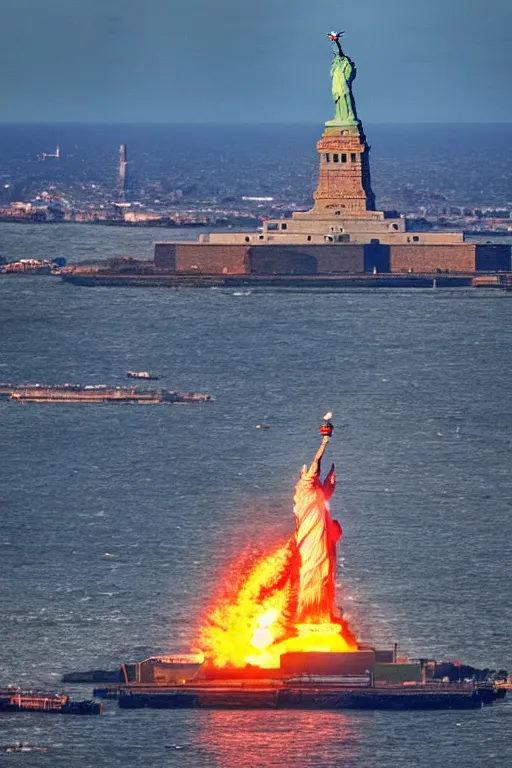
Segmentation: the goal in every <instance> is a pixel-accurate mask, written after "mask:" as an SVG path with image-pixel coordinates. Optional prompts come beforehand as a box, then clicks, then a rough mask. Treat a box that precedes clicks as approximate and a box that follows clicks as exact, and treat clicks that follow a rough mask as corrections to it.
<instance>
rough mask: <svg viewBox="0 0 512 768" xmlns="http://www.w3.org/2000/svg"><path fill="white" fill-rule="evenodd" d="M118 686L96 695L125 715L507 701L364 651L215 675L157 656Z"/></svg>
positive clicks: (488, 688)
mask: <svg viewBox="0 0 512 768" xmlns="http://www.w3.org/2000/svg"><path fill="white" fill-rule="evenodd" d="M501 672H502V673H505V670H502V671H501ZM462 673H463V674H464V676H463V677H462V676H459V675H460V674H462ZM466 675H468V676H469V675H470V677H467V676H466ZM120 678H121V682H120V684H118V685H110V686H105V687H103V688H98V689H96V690H95V692H94V695H95V696H98V697H99V698H105V699H113V698H118V703H119V707H121V708H123V709H140V708H152V709H190V708H210V709H331V710H332V709H395V710H405V709H478V708H479V707H482V706H484V705H488V704H492V703H493V702H494V701H496V700H498V699H501V698H503V696H504V693H505V692H504V691H503V690H502V689H501V688H500V687H498V686H497V684H496V682H495V680H494V679H493V678H492V677H490V676H489V670H479V669H476V668H474V667H464V666H461V665H459V664H457V663H444V662H435V661H431V660H427V659H421V660H417V661H414V660H410V659H398V658H397V655H396V647H393V648H392V649H380V650H379V649H375V648H372V647H371V646H365V645H360V646H359V650H357V651H352V652H343V653H333V652H295V653H284V654H282V655H281V657H280V666H279V668H271V669H262V668H260V667H254V666H251V665H247V666H246V667H240V668H228V667H225V668H218V667H215V666H213V665H212V664H211V662H209V660H208V659H206V660H204V659H203V658H201V655H200V654H198V655H181V656H179V655H166V656H153V657H150V658H148V659H146V660H145V661H142V662H138V663H135V664H122V665H121V676H120Z"/></svg>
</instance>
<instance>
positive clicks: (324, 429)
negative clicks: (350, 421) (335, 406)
mask: <svg viewBox="0 0 512 768" xmlns="http://www.w3.org/2000/svg"><path fill="white" fill-rule="evenodd" d="M331 419H332V413H331V412H330V411H329V412H328V413H326V414H325V416H324V418H323V422H324V423H323V424H321V425H320V434H321V435H322V437H332V433H333V431H334V424H333V423H332V421H331Z"/></svg>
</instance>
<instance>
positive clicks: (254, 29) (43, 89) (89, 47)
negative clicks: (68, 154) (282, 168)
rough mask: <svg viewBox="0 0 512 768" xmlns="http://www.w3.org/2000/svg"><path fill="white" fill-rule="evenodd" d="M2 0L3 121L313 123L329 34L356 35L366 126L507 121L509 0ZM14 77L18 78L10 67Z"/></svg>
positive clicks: (322, 113) (358, 89) (352, 45)
mask: <svg viewBox="0 0 512 768" xmlns="http://www.w3.org/2000/svg"><path fill="white" fill-rule="evenodd" d="M145 10H146V13H145V14H144V15H141V13H140V6H139V5H138V4H137V5H136V4H135V3H133V2H131V0H129V1H127V0H103V2H101V1H100V0H90V1H89V2H88V3H87V4H85V3H80V2H73V3H69V2H66V1H65V0H47V2H45V3H44V5H43V4H40V3H37V2H36V0H20V1H19V2H16V3H14V2H10V0H8V2H5V3H4V4H3V8H2V16H3V24H2V28H1V30H0V65H1V66H2V68H3V70H4V72H7V73H8V76H7V77H5V78H4V105H3V110H2V112H1V113H0V122H29V123H41V122H49V123H51V122H79V123H81V122H91V123H167V122H170V123H173V122H174V123H195V122H202V123H209V122H212V123H226V122H227V123H251V122H252V123H269V122H275V123H287V122H288V123H294V122H296V123H316V122H318V121H320V120H326V119H329V118H330V117H331V112H332V102H331V97H330V84H329V72H328V70H329V65H330V60H331V57H330V52H329V44H328V40H327V32H328V31H329V30H330V29H332V28H333V27H335V28H342V29H346V30H347V34H346V38H345V44H344V45H345V47H346V50H347V53H348V54H349V55H350V56H351V57H352V58H353V59H354V60H355V62H356V65H357V67H358V77H357V80H356V82H355V86H354V90H355V95H356V99H357V103H358V107H359V112H360V115H361V116H362V118H363V119H364V120H365V122H368V123H372V122H381V123H393V122H509V121H512V107H511V105H510V99H509V98H508V92H509V82H508V81H509V72H510V71H511V65H512V47H511V46H510V45H509V41H508V38H507V34H506V32H504V30H506V29H507V28H509V27H510V24H511V23H512V7H511V6H509V5H506V4H505V3H503V2H502V1H501V0H488V2H485V3H484V0H468V2H467V3H466V4H465V7H464V12H463V13H462V12H461V11H460V10H459V8H458V7H456V5H455V3H453V2H452V3H443V2H442V1H441V0H432V2H430V3H429V5H428V8H416V9H414V8H411V5H410V4H409V3H407V2H406V0H390V2H389V3H387V4H386V5H385V6H383V5H382V4H380V3H379V2H378V0H362V2H361V3H359V4H358V5H357V7H352V6H349V7H347V8H340V9H338V8H336V7H333V6H332V4H331V3H327V2H326V0H319V2H317V3H315V4H314V5H313V4H309V3H306V2H305V0H299V2H298V3H297V2H295V3H293V4H292V3H291V0H280V2H278V3H277V4H273V3H272V2H271V0H261V2H260V4H259V6H258V13H257V14H253V15H251V12H250V8H249V6H248V5H245V4H241V3H235V2H234V0H223V2H222V3H220V4H217V5H216V6H211V5H210V4H208V3H206V0H193V2H191V3H188V4H187V5H186V6H185V5H183V6H181V5H178V4H176V3H169V2H166V1H165V0H149V1H148V3H146V4H145ZM9 75H10V76H9Z"/></svg>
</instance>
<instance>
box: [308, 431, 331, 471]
mask: <svg viewBox="0 0 512 768" xmlns="http://www.w3.org/2000/svg"><path fill="white" fill-rule="evenodd" d="M330 439H331V437H330V435H324V436H323V438H322V442H321V443H320V448H319V449H318V451H317V452H316V454H315V458H314V459H313V461H312V463H311V466H310V468H309V472H308V474H310V475H313V474H317V475H319V474H320V464H321V461H322V456H323V455H324V453H325V449H326V448H327V443H328V442H329V440H330Z"/></svg>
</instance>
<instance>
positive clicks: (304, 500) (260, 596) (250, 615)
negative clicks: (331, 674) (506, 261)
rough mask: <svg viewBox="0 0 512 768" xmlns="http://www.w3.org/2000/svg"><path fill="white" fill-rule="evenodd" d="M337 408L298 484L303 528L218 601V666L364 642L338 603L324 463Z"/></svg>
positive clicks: (337, 533) (335, 530) (213, 656)
mask: <svg viewBox="0 0 512 768" xmlns="http://www.w3.org/2000/svg"><path fill="white" fill-rule="evenodd" d="M331 418H332V414H331V413H327V414H326V415H325V416H324V422H326V423H325V424H324V425H322V426H321V427H320V433H321V434H322V436H323V439H322V444H321V446H320V449H319V450H318V451H317V454H316V456H315V458H314V460H313V463H312V464H311V467H310V468H309V470H308V468H307V467H304V468H303V470H302V473H301V476H300V478H299V481H298V483H297V485H296V487H295V495H294V499H293V502H294V507H293V513H294V516H295V524H296V529H295V534H294V536H293V537H292V538H291V539H290V540H289V541H288V542H287V543H286V544H284V545H282V546H281V547H279V548H278V549H276V550H275V551H274V552H272V553H271V554H269V555H266V556H264V557H262V558H260V559H259V560H258V561H257V562H256V563H255V564H253V565H252V566H251V567H250V568H247V569H246V571H245V573H244V575H242V577H241V578H239V579H238V580H237V583H236V584H235V585H234V587H233V588H232V589H231V590H230V591H227V592H226V593H225V594H224V595H223V596H222V597H221V598H219V600H218V601H217V603H216V604H215V606H214V607H213V609H212V610H211V612H210V615H209V616H208V618H207V621H206V622H205V625H204V626H203V628H202V629H201V631H200V634H199V638H198V645H199V647H200V649H201V650H202V651H203V652H204V653H205V655H206V656H207V658H208V659H209V661H210V663H211V664H213V665H214V666H215V667H228V666H231V667H245V666H247V665H248V664H250V665H252V666H257V667H262V668H266V669H272V668H279V666H280V657H281V655H282V654H283V653H288V652H292V651H295V652H296V651H302V652H305V651H320V652H328V651H331V652H346V651H355V650H357V642H356V639H355V637H354V636H353V635H352V633H351V632H350V630H349V628H348V625H347V623H346V621H344V620H343V619H342V618H341V617H340V616H339V615H338V613H337V611H336V607H335V578H336V544H337V542H338V541H339V539H340V538H341V536H342V533H343V532H342V530H341V526H340V525H339V523H338V522H337V521H336V520H333V519H332V518H331V514H330V508H329V503H328V500H329V499H330V497H331V496H332V494H333V492H334V488H335V485H336V476H335V474H334V465H333V466H332V467H331V469H330V471H329V473H328V474H327V477H326V478H325V480H324V481H323V482H322V480H321V479H320V462H321V459H322V456H323V454H324V451H325V448H326V446H327V443H328V442H329V440H330V437H331V435H332V430H333V426H332V424H331V423H330V421H329V420H330V419H331Z"/></svg>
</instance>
